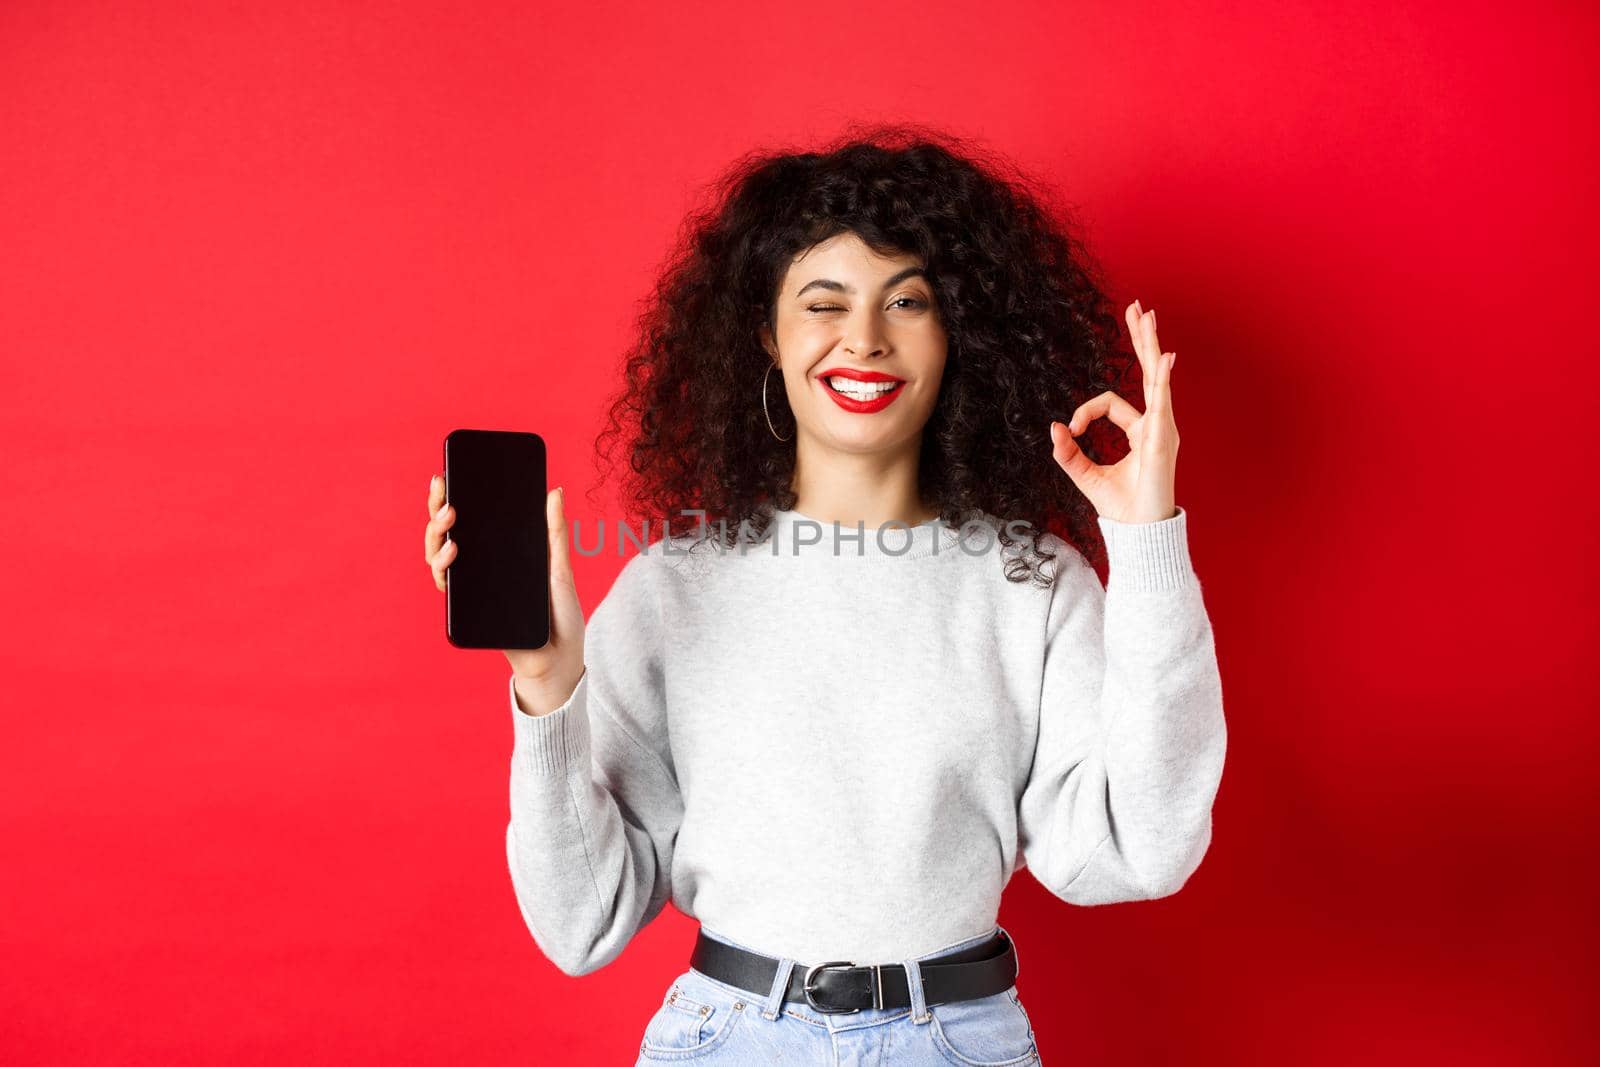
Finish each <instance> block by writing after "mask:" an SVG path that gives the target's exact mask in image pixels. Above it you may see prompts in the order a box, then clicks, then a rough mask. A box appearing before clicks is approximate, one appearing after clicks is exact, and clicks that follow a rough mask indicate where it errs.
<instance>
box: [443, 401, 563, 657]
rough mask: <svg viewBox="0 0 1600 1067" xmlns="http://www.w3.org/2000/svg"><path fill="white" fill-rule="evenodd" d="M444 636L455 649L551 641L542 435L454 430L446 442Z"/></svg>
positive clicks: (523, 645)
mask: <svg viewBox="0 0 1600 1067" xmlns="http://www.w3.org/2000/svg"><path fill="white" fill-rule="evenodd" d="M444 472H445V473H444V479H445V500H446V501H447V502H448V503H449V504H450V506H451V507H453V508H454V509H455V513H456V517H455V522H454V523H452V524H451V526H450V529H449V530H448V531H447V532H446V536H447V537H448V538H449V539H450V540H452V541H454V542H455V543H456V558H455V559H454V560H453V561H451V563H450V566H449V567H448V568H446V570H445V636H446V637H447V638H448V639H449V641H450V643H451V644H453V645H455V646H456V647H457V648H541V647H543V646H544V645H546V644H548V643H549V641H550V559H549V552H550V546H549V540H550V535H549V525H548V521H547V520H546V518H545V493H546V489H545V449H544V439H543V438H541V437H540V436H539V435H538V434H535V433H524V432H519V431H511V430H454V431H452V432H451V433H450V435H449V436H448V437H446V438H445V441H444Z"/></svg>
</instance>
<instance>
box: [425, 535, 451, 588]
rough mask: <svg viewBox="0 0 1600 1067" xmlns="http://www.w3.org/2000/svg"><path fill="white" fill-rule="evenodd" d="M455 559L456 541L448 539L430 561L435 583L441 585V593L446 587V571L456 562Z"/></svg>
mask: <svg viewBox="0 0 1600 1067" xmlns="http://www.w3.org/2000/svg"><path fill="white" fill-rule="evenodd" d="M455 559H456V543H455V542H454V541H447V542H446V543H445V546H444V547H443V548H441V549H439V551H438V552H435V553H434V554H433V558H432V559H430V560H429V561H428V565H429V566H430V567H432V568H433V584H434V585H437V586H438V587H439V591H440V592H441V593H442V592H444V588H445V582H444V577H445V571H447V570H449V569H450V564H452V563H454V562H455Z"/></svg>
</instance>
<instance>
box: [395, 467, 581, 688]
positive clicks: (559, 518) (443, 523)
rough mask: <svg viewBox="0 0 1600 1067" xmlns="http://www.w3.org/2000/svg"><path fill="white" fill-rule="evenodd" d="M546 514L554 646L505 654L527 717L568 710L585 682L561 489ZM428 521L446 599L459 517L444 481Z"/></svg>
mask: <svg viewBox="0 0 1600 1067" xmlns="http://www.w3.org/2000/svg"><path fill="white" fill-rule="evenodd" d="M544 508H545V520H546V521H547V522H548V523H549V525H550V641H549V643H547V644H546V645H545V646H544V647H543V648H507V649H501V651H502V652H503V653H505V657H506V659H507V660H509V661H510V663H511V671H512V673H513V674H514V675H515V676H516V681H515V683H514V684H515V685H516V691H517V704H518V706H519V707H520V708H521V710H522V711H524V712H526V713H527V714H529V715H548V714H549V713H550V712H552V711H555V710H556V709H557V708H559V707H560V706H561V705H563V704H565V703H566V702H567V701H568V700H569V699H571V697H572V693H573V691H574V690H575V689H577V688H578V680H579V679H580V678H582V677H583V607H582V605H580V604H579V603H578V586H577V583H576V582H575V581H574V580H573V577H572V560H571V557H570V555H569V553H568V545H567V516H566V511H565V509H564V508H563V507H562V499H561V490H560V489H559V488H558V489H553V490H551V491H550V492H549V493H547V494H546V495H545V502H544ZM428 516H429V518H428V527H427V531H426V535H425V537H424V549H425V558H426V559H427V563H428V566H429V568H430V569H431V570H432V571H433V584H434V585H436V586H438V588H439V591H440V592H441V593H442V592H444V590H445V571H446V570H448V569H449V567H450V564H451V563H452V562H454V560H455V558H456V543H455V542H454V541H447V540H445V531H446V530H448V529H449V528H450V525H451V523H453V522H455V518H456V512H455V508H453V507H450V506H449V505H447V504H445V502H444V476H443V475H438V474H436V475H434V476H433V480H432V482H431V483H430V484H429V486H428Z"/></svg>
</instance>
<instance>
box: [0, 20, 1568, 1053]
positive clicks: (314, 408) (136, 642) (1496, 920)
mask: <svg viewBox="0 0 1600 1067" xmlns="http://www.w3.org/2000/svg"><path fill="white" fill-rule="evenodd" d="M223 6H226V7H228V8H230V9H231V10H226V11H224V10H220V8H221V7H223ZM208 7H209V5H171V4H169V5H121V4H107V3H95V4H91V3H56V4H42V3H30V2H20V0H10V2H8V3H6V4H4V5H3V6H0V153H3V156H0V164H3V165H0V346H3V370H0V374H3V380H0V419H3V441H0V445H3V448H4V457H5V459H4V463H3V471H4V473H3V475H0V488H3V490H4V494H3V499H4V502H5V507H6V509H7V511H8V513H9V515H8V521H7V523H6V524H5V525H6V527H7V529H8V531H9V533H10V536H9V537H8V538H7V539H6V540H7V546H8V550H7V552H6V553H5V556H6V561H7V566H6V568H5V571H6V581H5V585H6V587H7V589H6V592H7V595H6V602H7V610H6V612H5V623H4V625H5V627H6V633H5V635H4V636H5V640H4V642H3V649H4V651H3V655H4V657H5V663H4V667H5V691H6V699H5V703H6V706H7V710H6V712H5V717H4V722H5V728H6V731H5V732H6V738H5V743H4V744H3V745H0V800H3V803H0V820H3V822H0V832H3V848H4V861H3V864H4V871H5V875H4V878H3V882H4V887H5V889H4V899H3V902H0V903H3V913H4V919H3V920H0V958H3V959H4V960H5V963H4V965H3V966H0V1059H3V1060H5V1061H7V1062H8V1063H12V1064H24V1063H28V1064H32V1063H52V1064H71V1063H90V1062H95V1063H103V1062H161V1063H169V1064H177V1063H217V1062H230V1063H246V1062H249V1063H255V1062H261V1063H268V1062H271V1063H278V1062H283V1061H284V1060H286V1059H291V1058H292V1059H293V1060H294V1061H295V1062H300V1063H323V1062H327V1063H340V1064H349V1063H389V1062H401V1061H403V1062H412V1063H444V1062H450V1063H529V1062H551V1061H552V1060H554V1061H556V1062H561V1061H566V1062H575V1063H576V1062H594V1063H622V1062H632V1057H633V1055H634V1053H635V1051H636V1047H637V1042H638V1040H639V1036H640V1034H641V1032H642V1031H643V1028H644V1025H645V1022H646V1020H647V1019H648V1018H649V1017H650V1015H651V1013H652V1012H653V1011H654V1010H655V1009H656V1007H657V1005H658V1004H659V1000H660V997H661V995H662V994H663V993H664V991H665V987H666V983H667V982H668V981H669V980H670V979H671V978H672V977H673V976H674V975H676V974H677V973H678V972H680V971H681V970H683V969H684V968H685V967H686V966H687V955H688V951H689V947H690V944H691V940H692V937H693V932H694V924H693V923H692V921H691V920H689V919H687V918H686V917H684V916H683V915H681V914H680V913H678V912H676V911H674V910H672V909H669V910H668V911H667V912H666V913H665V914H664V915H663V916H662V917H661V918H660V919H659V920H658V921H657V922H656V923H654V924H653V925H651V926H650V927H649V928H647V929H646V930H645V931H643V932H642V933H641V934H640V935H639V936H638V937H637V938H636V939H635V941H634V942H633V944H632V945H631V946H630V948H629V950H628V951H627V952H626V953H625V954H624V956H623V957H621V958H620V959H619V960H617V961H616V962H615V963H613V964H612V965H610V966H608V967H606V968H604V969H602V970H601V971H599V972H597V973H595V974H593V975H591V976H588V977H586V978H583V979H572V978H568V977H566V976H565V975H562V974H561V973H560V972H558V971H557V970H556V969H555V968H554V966H553V965H551V964H550V963H549V962H548V961H547V960H545V959H544V957H543V956H542V955H541V954H540V953H539V951H538V949H537V947H536V946H535V944H534V943H533V941H532V939H531V937H530V936H529V934H528V933H527V931H526V929H525V928H524V927H523V925H522V921H521V919H520V916H519V915H518V911H517V908H516V905H515V901H514V899H513V897H512V891H511V885H510V880H509V876H508V874H507V871H506V868H505V855H504V833H505V821H506V818H507V775H508V759H509V754H510V745H511V724H510V721H509V717H508V711H507V708H506V703H505V699H506V697H505V695H506V687H505V679H506V677H507V666H506V663H505V660H504V659H503V657H501V656H500V654H499V653H498V652H484V653H463V652H460V651H457V650H455V649H453V648H452V647H450V646H449V645H448V644H447V643H446V641H445V638H444V635H443V602H442V596H441V595H440V594H439V593H438V592H437V590H435V589H434V587H433V584H432V581H431V578H430V576H429V575H428V573H427V570H426V567H425V565H424V562H423V558H422V553H421V541H422V536H421V535H422V528H423V524H424V521H425V515H424V507H423V506H424V503H425V493H426V488H427V481H428V477H429V475H431V474H432V473H433V472H434V471H435V470H437V469H438V468H439V466H440V442H441V440H442V438H443V436H444V434H445V433H446V432H447V431H449V430H450V429H452V428H454V427H456V426H486V427H499V428H523V429H537V430H539V431H540V432H542V433H544V434H546V435H547V437H548V438H549V440H550V441H551V477H552V485H554V484H561V483H564V484H565V485H566V486H567V487H568V490H569V491H568V499H569V502H570V512H571V516H570V517H572V518H586V519H590V520H592V519H594V518H596V517H599V516H600V515H602V514H610V511H609V509H608V508H607V507H606V506H605V504H606V498H605V497H602V498H601V504H600V505H598V506H597V505H595V504H594V503H592V502H591V501H587V500H585V499H584V491H585V490H587V489H588V488H589V487H590V485H591V481H592V468H591V465H590V454H591V442H592V440H593V437H594V434H595V432H596V431H597V430H598V429H599V427H600V412H601V407H600V406H601V401H602V399H603V397H604V395H605V394H606V393H607V392H608V391H609V389H610V388H611V385H612V384H613V380H614V374H615V372H616V368H617V358H618V355H619V353H620V352H621V350H622V347H623V345H624V344H625V342H626V340H627V337H628V328H629V325H630V320H631V316H632V314H633V310H634V307H635V302H636V301H637V300H638V299H639V298H640V297H642V296H643V295H644V293H645V292H646V290H647V288H648V286H649V284H650V281H651V279H652V278H653V276H654V272H655V269H656V267H657V266H658V264H659V261H660V258H661V256H662V255H663V254H664V253H665V251H666V249H667V246H668V244H669V242H670V240H671V238H672V236H673V234H674V232H675V230H676V227H677V225H678V223H679V221H680V220H681V218H682V216H683V213H684V212H685V210H686V209H687V208H688V207H689V206H690V205H691V204H692V203H693V202H694V201H695V199H696V197H697V196H698V191H699V189H700V188H701V186H702V185H703V183H705V182H707V181H709V180H710V179H711V178H713V177H714V176H715V175H716V174H717V173H718V172H719V170H720V169H721V168H722V167H723V166H725V165H726V164H727V163H728V162H729V161H730V160H731V159H733V158H734V157H735V156H737V155H739V154H740V153H743V152H745V151H747V150H750V149H752V148H764V147H778V146H807V145H810V144H812V143H813V142H814V141H815V139H818V138H823V137H826V136H828V135H831V134H833V133H834V132H836V131H837V130H838V129H839V128H840V127H841V126H842V124H843V123H844V122H846V121H847V120H862V119H885V118H887V119H895V118H909V119H914V120H921V121H926V122H931V123H936V124H939V125H942V126H944V127H946V128H948V129H950V130H952V131H954V132H957V133H962V134H969V135H979V136H981V137H983V138H985V139H986V142H987V143H988V144H990V145H991V146H993V147H995V148H997V149H999V150H1000V151H1002V152H1004V153H1006V154H1008V155H1010V156H1011V157H1012V158H1014V159H1015V160H1016V161H1017V162H1018V163H1020V164H1021V165H1022V166H1024V167H1026V168H1028V169H1029V170H1032V171H1034V172H1035V173H1038V174H1040V175H1042V176H1043V177H1044V178H1045V179H1046V180H1047V181H1049V182H1051V183H1053V184H1054V185H1055V186H1056V187H1058V188H1059V189H1061V190H1062V191H1063V193H1064V195H1065V196H1066V197H1067V198H1068V199H1069V200H1071V201H1072V202H1074V203H1075V204H1076V205H1077V206H1078V210H1079V211H1080V214H1081V217H1082V219H1083V220H1084V222H1085V224H1086V225H1087V227H1088V228H1089V231H1090V233H1091V236H1092V238H1093V240H1094V242H1095V248H1096V251H1097V253H1098V254H1099V255H1100V257H1101V259H1102V261H1103V262H1104V264H1105V266H1106V268H1107V270H1108V273H1109V275H1110V277H1111V278H1112V279H1113V281H1114V292H1113V293H1112V296H1113V297H1114V298H1115V299H1116V300H1117V301H1119V306H1120V304H1121V303H1125V302H1127V301H1130V300H1132V299H1133V298H1135V297H1138V298H1140V299H1142V300H1143V301H1144V303H1145V305H1146V306H1153V307H1155V308H1157V309H1158V310H1159V314H1160V318H1161V334H1162V339H1163V341H1164V342H1165V346H1166V347H1168V348H1171V349H1175V350H1177V351H1178V352H1179V353H1181V354H1182V355H1183V357H1184V358H1183V359H1182V361H1181V362H1182V363H1183V367H1184V369H1183V370H1181V371H1177V372H1175V377H1174V395H1175V403H1174V410H1175V414H1176V416H1177V420H1178V425H1179V428H1180V430H1181V432H1182V434H1183V442H1184V448H1183V453H1182V456H1181V459H1180V463H1179V486H1178V500H1179V502H1180V503H1182V504H1183V505H1184V506H1185V507H1186V508H1187V509H1189V511H1190V512H1191V514H1192V520H1191V526H1190V530H1191V536H1192V551H1193V553H1194V556H1195V559H1196V565H1197V567H1198V569H1199V571H1200V573H1201V575H1202V577H1203V579H1204V580H1205V581H1206V588H1207V600H1208V606H1209V608H1210V610H1211V612H1212V616H1213V621H1214V625H1215V631H1216V637H1217V646H1218V652H1219V657H1220V660H1221V665H1222V672H1223V680H1224V687H1225V692H1226V703H1227V713H1228V719H1229V726H1230V743H1229V753H1228V766H1227V770H1226V773H1225V775H1224V779H1223V784H1222V791H1221V794H1220V796H1219V798H1218V802H1217V808H1216V816H1215V818H1216V823H1215V825H1216V836H1215V843H1214V844H1213V846H1212V848H1211V851H1210V853H1209V855H1208V857H1207V859H1206V861H1205V863H1204V865H1203V866H1202V868H1201V870H1200V871H1199V873H1198V874H1197V875H1196V876H1195V877H1194V879H1193V880H1192V881H1191V882H1190V884H1189V885H1188V886H1187V887H1186V888H1185V889H1184V890H1183V891H1182V892H1181V893H1179V894H1178V895H1176V896H1174V897H1171V898H1168V899H1165V900H1161V901H1157V902H1151V903H1146V904H1140V905H1124V906H1116V907H1108V908H1099V909H1082V908H1073V907H1071V906H1068V905H1066V904H1063V903H1060V902H1059V901H1057V900H1055V899H1054V898H1053V897H1051V896H1050V895H1049V894H1048V893H1047V892H1046V891H1045V890H1044V889H1043V888H1042V887H1041V886H1039V885H1038V884H1037V883H1036V882H1035V881H1033V879H1032V877H1031V876H1029V875H1027V874H1026V873H1024V874H1023V875H1022V876H1020V877H1019V878H1018V879H1017V880H1016V881H1015V882H1013V884H1012V888H1011V892H1010V893H1009V894H1008V896H1007V899H1006V904H1005V909H1004V911H1003V912H1002V915H1001V921H1002V922H1003V923H1005V924H1006V925H1007V927H1008V929H1010V930H1011V931H1012V932H1013V933H1014V934H1015V935H1016V937H1017V939H1018V943H1019V948H1020V954H1021V960H1022V970H1021V975H1020V978H1019V981H1018V984H1019V988H1020V990H1021V992H1022V995H1023V998H1024V1003H1025V1004H1027V1005H1028V1006H1029V1008H1030V1010H1031V1011H1032V1014H1033V1018H1034V1021H1035V1025H1036V1029H1037V1031H1038V1035H1039V1040H1040V1044H1041V1048H1042V1050H1043V1053H1044V1057H1045V1062H1046V1063H1052V1062H1058V1063H1065V1062H1079V1063H1176V1062H1183V1063H1199V1062H1217V1063H1228V1064H1257V1063H1259V1064H1278V1063H1298V1064H1347V1063H1355V1062H1362V1063H1409V1062H1414V1061H1419V1060H1420V1061H1422V1062H1432V1061H1439V1062H1446V1061H1447V1062H1451V1063H1456V1064H1465V1063H1512V1062H1516V1063H1568V1062H1571V1063H1578V1062H1597V1060H1596V1057H1597V1055H1600V1045H1597V1042H1596V1038H1595V1034H1594V1032H1593V1030H1592V1029H1591V1027H1590V1020H1589V1019H1588V1017H1587V1016H1586V1014H1585V1011H1584V1009H1585V1008H1587V1007H1589V1006H1591V1005H1592V998H1593V996H1594V993H1595V981H1594V978H1593V974H1594V971H1593V963H1592V958H1593V955H1594V953H1595V951H1596V949H1597V948H1600V939H1597V937H1596V932H1597V931H1596V910H1595V907H1594V880H1595V875H1596V873H1597V872H1596V866H1597V864H1596V859H1595V855H1594V848H1593V846H1594V841H1595V837H1594V830H1595V814H1596V812H1597V810H1600V803H1597V801H1600V797H1597V788H1596V776H1595V774H1594V772H1593V770H1592V765H1593V757H1594V756H1595V754H1596V749H1597V745H1596V740H1597V737H1596V735H1597V728H1596V725H1595V715H1594V712H1595V708H1596V704H1597V702H1596V700H1595V686H1594V677H1595V675H1594V667H1593V658H1594V657H1593V652H1592V649H1591V646H1592V644H1593V639H1594V637H1595V626H1594V623H1593V617H1594V616H1593V608H1592V605H1593V601H1594V597H1595V595H1596V588H1595V585H1596V583H1595V572H1596V568H1595V566H1594V562H1593V559H1594V556H1593V548H1594V538H1595V529H1596V503H1595V501H1596V494H1595V493H1594V492H1593V480H1592V476H1590V477H1584V475H1590V470H1589V469H1588V465H1587V463H1585V462H1584V461H1585V460H1587V459H1588V457H1589V455H1590V454H1591V449H1590V448H1589V447H1587V446H1589V445H1590V444H1591V442H1592V435H1593V433H1594V430H1595V426H1596V420H1595V416H1596V411H1595V404H1594V399H1593V393H1594V387H1595V384H1596V381H1595V377H1596V376H1595V371H1594V369H1593V368H1594V356H1595V355H1596V351H1595V347H1596V346H1595V344H1594V341H1593V340H1592V338H1593V336H1594V330H1593V327H1592V323H1591V322H1589V321H1588V318H1589V316H1588V314H1587V312H1589V311H1590V310H1591V309H1592V308H1593V305H1594V301H1593V296H1592V292H1593V283H1594V280H1595V271H1594V270H1593V268H1592V265H1591V262H1590V260H1589V259H1588V255H1589V253H1588V251H1587V250H1588V249H1591V248H1593V246H1594V244H1595V237H1596V217H1595V211H1594V208H1593V205H1592V198H1593V194H1594V191H1595V184H1594V177H1593V174H1594V172H1593V163H1594V158H1595V138H1596V133H1595V131H1596V129H1597V128H1600V123H1597V121H1596V115H1595V111H1596V103H1595V102H1596V95H1595V90H1596V84H1595V80H1596V79H1595V74H1594V70H1595V59H1596V51H1597V50H1596V47H1595V46H1596V36H1597V34H1596V29H1597V27H1596V21H1595V18H1594V17H1593V15H1592V14H1590V13H1589V11H1590V9H1589V5H1585V4H1560V5H1551V4H1545V5H1535V6H1524V7H1523V8H1522V9H1521V10H1520V12H1519V13H1517V14H1515V15H1514V14H1512V13H1510V11H1509V10H1497V9H1495V8H1492V7H1488V6H1484V5H1476V4H1473V5H1463V4H1461V3H1452V4H1443V3H1440V4H1432V5H1422V4H1416V3H1402V4H1393V3H1384V4H1360V5H1355V4H1346V5H1332V4H1330V5H1265V4H1263V5H1256V7H1255V8H1254V9H1253V10H1252V9H1249V8H1241V7H1240V6H1239V5H1238V4H1236V3H1222V2H1214V3H1185V4H1178V3H1165V4H1128V3H1125V2H1124V3H1104V4H1093V5H1090V4H1072V5H1043V4H1039V5H1033V6H1027V7H1014V8H1008V7H1003V6H995V5H977V8H978V10H979V13H977V14H975V13H974V12H973V8H974V5H970V4H929V3H921V4H914V5H894V6H881V7H879V6H866V5H859V4H850V5H842V6H841V5H823V4H816V5H786V6H785V7H784V9H783V10H784V13H783V14H782V15H777V14H772V15H766V16H762V17H755V16H754V15H752V13H751V11H750V9H748V8H747V7H745V6H743V5H733V4H727V5H714V6H711V5H706V6H688V5H673V4H658V5H638V6H631V5H615V4H585V5H581V7H582V11H581V13H574V12H570V11H557V10H555V9H553V8H547V9H530V8H529V7H527V6H525V5H521V4H513V3H505V4H496V5H489V4H481V3H477V4H450V5H446V4H439V5H431V6H430V5H425V4H420V3H411V4H404V5H375V4H374V5H353V4H329V3H323V4H306V3H279V4H273V5H216V7H218V8H219V9H218V10H207V8H208ZM180 8H185V9H190V10H185V11H182V12H181V13H180V11H179V9H180ZM621 562H622V561H621V560H620V559H617V558H615V557H611V556H607V557H603V558H600V559H581V558H580V560H579V562H578V567H579V573H578V577H579V585H580V588H581V591H582V596H583V600H584V604H585V607H586V609H588V610H592V609H593V607H594V605H595V604H597V603H598V602H599V599H600V597H601V596H602V594H603V593H604V591H605V590H606V588H607V587H608V585H609V583H610V580H611V578H612V576H613V575H614V574H615V572H616V570H617V569H618V567H620V565H621ZM552 1048H554V1049H560V1050H562V1051H561V1052H558V1053H555V1054H552V1053H551V1052H550V1050H551V1049H552Z"/></svg>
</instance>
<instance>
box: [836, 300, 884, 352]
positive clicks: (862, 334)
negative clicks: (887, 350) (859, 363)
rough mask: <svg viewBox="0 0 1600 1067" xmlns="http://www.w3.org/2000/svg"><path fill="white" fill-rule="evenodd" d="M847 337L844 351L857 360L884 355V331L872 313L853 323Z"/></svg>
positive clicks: (858, 318)
mask: <svg viewBox="0 0 1600 1067" xmlns="http://www.w3.org/2000/svg"><path fill="white" fill-rule="evenodd" d="M845 336H846V338H847V340H846V341H845V343H844V350H845V351H846V352H848V353H850V355H852V356H854V357H856V358H857V359H860V358H862V357H863V356H881V355H883V354H884V343H883V330H882V328H881V324H880V323H879V322H878V319H877V316H876V315H874V314H872V313H871V312H870V311H869V312H867V313H866V314H864V315H861V316H858V317H857V318H856V319H855V320H854V321H852V322H851V323H850V330H849V332H848V333H847V334H846V335H845Z"/></svg>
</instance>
